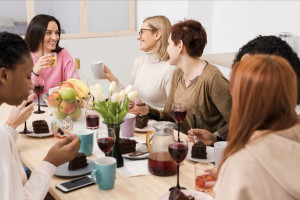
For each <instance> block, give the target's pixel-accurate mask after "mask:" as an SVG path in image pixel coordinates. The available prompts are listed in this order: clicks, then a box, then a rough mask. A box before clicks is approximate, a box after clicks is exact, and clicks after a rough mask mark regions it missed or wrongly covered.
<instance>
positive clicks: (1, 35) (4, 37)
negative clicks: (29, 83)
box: [0, 32, 30, 70]
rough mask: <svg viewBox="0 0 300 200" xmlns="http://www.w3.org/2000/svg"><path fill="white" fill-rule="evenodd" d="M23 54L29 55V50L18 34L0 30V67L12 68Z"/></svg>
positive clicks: (22, 58) (20, 61)
mask: <svg viewBox="0 0 300 200" xmlns="http://www.w3.org/2000/svg"><path fill="white" fill-rule="evenodd" d="M25 56H30V51H29V48H28V46H27V45H26V43H25V41H24V40H23V39H22V38H21V37H20V36H19V35H16V34H13V33H8V32H0V67H4V68H6V69H10V70H14V69H15V68H16V66H17V64H20V63H22V62H24V57H25Z"/></svg>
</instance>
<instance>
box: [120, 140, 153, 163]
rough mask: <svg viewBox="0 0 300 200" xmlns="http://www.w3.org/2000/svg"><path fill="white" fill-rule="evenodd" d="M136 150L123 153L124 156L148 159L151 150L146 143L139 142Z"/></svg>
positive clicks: (132, 158) (130, 158)
mask: <svg viewBox="0 0 300 200" xmlns="http://www.w3.org/2000/svg"><path fill="white" fill-rule="evenodd" d="M135 149H136V150H135V152H132V153H127V154H123V155H122V156H123V158H126V159H128V160H143V159H147V158H148V156H149V152H148V149H147V145H146V144H145V143H137V144H136V148H135Z"/></svg>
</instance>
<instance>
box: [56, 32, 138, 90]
mask: <svg viewBox="0 0 300 200" xmlns="http://www.w3.org/2000/svg"><path fill="white" fill-rule="evenodd" d="M60 44H61V46H62V47H65V48H66V49H68V50H69V51H70V53H71V54H72V56H73V57H74V58H76V57H77V58H80V63H81V69H80V73H83V74H84V78H85V79H86V78H89V79H94V78H93V75H92V72H91V67H90V64H91V63H92V62H95V61H98V60H102V61H103V62H104V63H105V64H106V65H107V66H108V67H109V68H110V69H111V71H112V72H113V73H114V74H115V75H116V77H118V78H119V80H120V81H121V82H122V83H123V84H125V85H127V84H129V77H130V73H131V68H132V63H133V61H134V59H135V58H136V57H137V56H138V55H140V54H141V51H140V50H139V43H138V41H137V40H136V36H123V37H107V38H91V39H76V40H61V42H60ZM100 83H101V85H102V86H103V88H104V89H105V91H107V88H108V86H109V83H108V81H105V80H101V81H100Z"/></svg>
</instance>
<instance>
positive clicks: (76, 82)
mask: <svg viewBox="0 0 300 200" xmlns="http://www.w3.org/2000/svg"><path fill="white" fill-rule="evenodd" d="M67 82H70V83H72V84H73V85H75V86H77V87H78V88H79V89H81V90H83V91H84V92H87V93H90V89H89V87H88V86H87V85H86V84H85V83H84V82H83V81H82V80H80V79H76V78H70V79H68V80H67Z"/></svg>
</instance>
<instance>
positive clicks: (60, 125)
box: [51, 118, 73, 139]
mask: <svg viewBox="0 0 300 200" xmlns="http://www.w3.org/2000/svg"><path fill="white" fill-rule="evenodd" d="M51 131H52V132H53V133H54V136H55V137H57V138H59V139H62V138H65V137H67V136H68V135H69V133H70V132H72V131H73V122H72V120H71V119H69V118H66V119H64V120H62V121H59V120H53V121H52V122H51Z"/></svg>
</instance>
